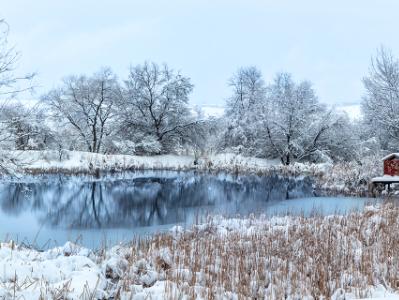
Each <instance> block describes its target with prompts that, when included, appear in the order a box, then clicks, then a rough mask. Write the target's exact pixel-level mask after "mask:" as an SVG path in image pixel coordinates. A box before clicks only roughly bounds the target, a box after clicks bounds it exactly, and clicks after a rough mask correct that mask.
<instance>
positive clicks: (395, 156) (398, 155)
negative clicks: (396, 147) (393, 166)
mask: <svg viewBox="0 0 399 300" xmlns="http://www.w3.org/2000/svg"><path fill="white" fill-rule="evenodd" d="M393 158H399V153H391V154H389V155H387V156H385V157H384V158H383V159H382V160H387V159H393Z"/></svg>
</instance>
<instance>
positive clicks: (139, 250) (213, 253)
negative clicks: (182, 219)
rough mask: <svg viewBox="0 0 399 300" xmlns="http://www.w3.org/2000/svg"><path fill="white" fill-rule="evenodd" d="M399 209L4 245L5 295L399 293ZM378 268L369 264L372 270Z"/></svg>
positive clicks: (0, 288)
mask: <svg viewBox="0 0 399 300" xmlns="http://www.w3.org/2000/svg"><path fill="white" fill-rule="evenodd" d="M398 230H399V208H397V207H395V206H393V205H384V206H381V207H373V206H370V207H366V208H365V210H364V212H362V213H353V214H350V215H347V216H335V215H331V216H326V217H321V216H314V217H311V218H304V217H301V216H289V215H288V216H285V217H273V218H267V217H266V216H260V217H253V216H251V217H248V218H242V219H241V218H230V219H226V218H223V217H217V216H215V217H210V218H209V219H208V220H207V222H206V223H204V224H199V225H194V226H193V227H192V228H190V229H183V228H182V227H179V226H175V227H173V228H172V229H171V230H170V232H169V233H164V234H161V235H155V236H152V237H149V238H148V239H144V240H143V239H142V240H135V241H132V243H131V244H130V245H119V246H115V247H113V248H111V249H102V250H101V251H98V252H96V253H93V252H92V251H90V250H88V249H85V248H81V247H79V246H77V245H75V244H72V243H67V244H66V245H64V246H62V247H58V248H54V249H50V250H47V251H44V252H39V251H36V250H33V249H28V248H24V247H21V246H17V245H15V244H14V243H13V242H11V243H3V244H0V297H3V298H5V299H10V298H16V299H18V298H24V299H39V298H40V297H41V299H108V298H111V297H114V298H119V299H193V298H195V299H209V298H212V299H254V298H258V299H282V298H286V299H320V298H324V299H325V298H330V299H333V300H341V299H358V298H363V299H399V294H397V293H396V292H397V291H398V286H397V276H398V273H399V269H398V267H397V261H399V243H397V242H396V241H397V232H398ZM371 270H372V271H371Z"/></svg>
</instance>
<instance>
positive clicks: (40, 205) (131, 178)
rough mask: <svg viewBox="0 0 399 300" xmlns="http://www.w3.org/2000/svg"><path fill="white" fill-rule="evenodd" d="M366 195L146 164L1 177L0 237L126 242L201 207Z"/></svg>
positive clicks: (278, 207)
mask: <svg viewBox="0 0 399 300" xmlns="http://www.w3.org/2000/svg"><path fill="white" fill-rule="evenodd" d="M367 201H369V200H367V199H360V198H339V197H338V198H337V197H336V198H318V197H314V196H313V187H312V182H311V180H310V179H308V178H304V179H301V180H294V179H288V178H282V177H278V176H270V177H257V176H231V175H210V174H197V173H194V172H172V171H146V172H129V173H123V174H118V175H106V176H102V177H101V178H100V179H96V178H93V177H87V176H74V177H66V176H57V175H51V176H35V177H24V178H20V179H17V180H3V181H1V182H0V239H1V240H2V241H4V240H8V239H14V240H17V241H18V242H19V243H21V242H24V243H27V244H34V245H35V246H37V247H39V248H47V247H51V246H54V245H60V244H63V243H65V242H66V241H67V240H72V241H76V240H77V241H79V242H80V243H82V244H84V245H86V246H88V247H98V246H101V245H102V244H104V243H105V242H106V243H107V244H108V245H109V244H113V243H116V242H120V241H128V240H129V239H131V238H132V237H133V236H137V235H143V234H150V233H153V232H157V231H162V230H166V229H168V228H170V227H171V226H173V225H175V224H183V225H185V224H191V223H193V222H196V220H198V219H201V218H204V217H205V216H206V215H207V214H208V213H212V214H215V213H217V214H223V215H226V216H235V215H247V214H250V213H256V214H260V213H266V214H269V215H275V214H281V213H284V212H287V211H289V212H291V213H304V214H310V213H312V211H314V210H315V209H317V210H318V211H321V212H323V213H325V214H331V213H334V212H337V211H338V212H341V213H344V212H347V211H348V210H353V209H360V208H362V207H363V206H364V205H365V203H366V202H367Z"/></svg>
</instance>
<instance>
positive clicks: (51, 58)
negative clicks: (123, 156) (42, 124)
mask: <svg viewBox="0 0 399 300" xmlns="http://www.w3.org/2000/svg"><path fill="white" fill-rule="evenodd" d="M398 13H399V1H394V0H391V1H387V0H380V1H377V0H374V1H371V0H364V1H360V0H359V1H354V0H351V1H349V0H348V1H320V0H319V1H316V0H315V1H305V0H304V1H295V0H292V1H277V0H276V1H254V0H247V1H234V0H223V1H222V0H221V1H217V0H214V1H205V0H197V1H190V0H185V1H183V0H169V1H167V0H164V1H133V0H132V1H128V0H125V1H122V0H113V1H100V0H97V1H94V0H80V1H78V0H68V1H54V0H36V1H32V0H29V1H27V0H0V17H2V18H5V19H6V20H7V21H8V23H9V25H10V27H11V33H10V40H11V41H12V43H14V44H16V46H17V48H18V49H19V50H20V51H21V52H22V55H23V57H22V59H21V62H20V71H21V72H29V71H37V72H38V73H39V75H38V77H37V82H38V83H39V84H40V85H41V86H42V87H41V88H39V89H37V93H38V94H40V93H42V92H44V91H46V90H48V89H49V88H51V87H54V86H56V85H58V84H59V82H60V80H61V78H62V77H64V76H66V75H69V74H81V73H89V74H90V73H92V72H94V71H96V70H98V69H99V68H100V67H101V66H110V67H112V69H113V70H114V71H115V72H116V73H117V74H118V75H119V76H120V77H122V78H123V77H124V76H125V75H126V73H127V69H128V67H129V65H130V64H137V63H141V62H143V61H144V60H151V61H155V62H159V63H163V62H166V63H168V64H169V65H170V66H171V67H173V68H175V69H180V70H181V71H182V72H183V74H185V75H188V76H190V77H191V79H192V81H193V83H194V84H195V90H194V93H193V95H192V102H193V103H196V104H217V105H221V104H223V103H224V100H225V99H226V98H227V97H228V95H229V89H228V87H227V85H226V82H227V80H228V78H229V77H230V76H231V74H232V73H233V72H234V71H235V70H236V69H237V68H238V67H240V66H245V65H256V66H258V67H259V68H260V69H261V70H262V72H263V74H264V76H265V78H266V80H270V79H271V78H272V77H273V75H274V74H275V73H276V72H278V71H288V72H291V73H293V75H294V77H295V78H296V79H309V80H311V81H312V82H313V83H314V86H315V89H316V91H317V93H318V95H319V98H320V100H321V101H323V102H326V103H353V102H359V101H360V98H361V95H362V93H363V87H362V83H361V78H362V77H363V76H364V74H366V72H367V69H368V67H369V63H370V57H371V55H373V54H374V53H375V52H376V49H377V48H378V47H379V46H380V45H381V44H384V45H385V46H387V47H389V48H391V49H392V51H393V53H394V54H395V55H397V54H399V38H398V28H399V18H398Z"/></svg>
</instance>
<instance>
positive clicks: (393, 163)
mask: <svg viewBox="0 0 399 300" xmlns="http://www.w3.org/2000/svg"><path fill="white" fill-rule="evenodd" d="M383 161H384V175H390V176H399V153H391V154H389V155H387V156H385V157H384V158H383Z"/></svg>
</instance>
